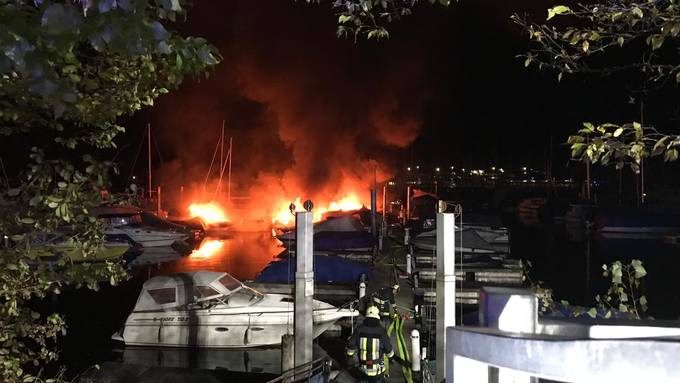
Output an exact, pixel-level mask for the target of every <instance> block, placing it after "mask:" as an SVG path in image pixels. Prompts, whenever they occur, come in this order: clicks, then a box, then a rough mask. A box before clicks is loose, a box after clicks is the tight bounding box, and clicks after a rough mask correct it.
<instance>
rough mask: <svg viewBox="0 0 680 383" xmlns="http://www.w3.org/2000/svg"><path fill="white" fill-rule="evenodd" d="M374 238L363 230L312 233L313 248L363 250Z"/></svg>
mask: <svg viewBox="0 0 680 383" xmlns="http://www.w3.org/2000/svg"><path fill="white" fill-rule="evenodd" d="M374 244H375V239H374V238H373V236H372V235H371V234H370V233H367V232H365V231H322V232H320V233H316V234H314V250H319V251H327V250H365V249H370V248H372V247H373V245H374Z"/></svg>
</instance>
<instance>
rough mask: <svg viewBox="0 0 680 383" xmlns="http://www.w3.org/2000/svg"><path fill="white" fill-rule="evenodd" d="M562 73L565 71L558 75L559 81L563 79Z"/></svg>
mask: <svg viewBox="0 0 680 383" xmlns="http://www.w3.org/2000/svg"><path fill="white" fill-rule="evenodd" d="M562 74H563V73H562V72H560V74H558V75H557V82H560V81H562Z"/></svg>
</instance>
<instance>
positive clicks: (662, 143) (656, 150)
mask: <svg viewBox="0 0 680 383" xmlns="http://www.w3.org/2000/svg"><path fill="white" fill-rule="evenodd" d="M669 138H670V137H669V136H664V137H661V138H660V139H659V140H658V141H656V143H655V144H654V147H653V148H652V156H658V155H659V154H661V153H663V151H664V149H665V148H666V141H668V139H669Z"/></svg>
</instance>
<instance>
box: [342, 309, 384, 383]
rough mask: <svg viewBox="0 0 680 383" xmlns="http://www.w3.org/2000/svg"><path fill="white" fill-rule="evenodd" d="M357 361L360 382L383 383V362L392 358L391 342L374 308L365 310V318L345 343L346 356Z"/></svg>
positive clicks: (378, 312) (377, 311) (378, 313)
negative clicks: (361, 375) (360, 375)
mask: <svg viewBox="0 0 680 383" xmlns="http://www.w3.org/2000/svg"><path fill="white" fill-rule="evenodd" d="M354 355H357V357H358V359H359V370H360V371H361V373H362V374H363V375H364V376H363V377H362V379H361V381H362V382H383V381H384V374H385V363H384V360H385V359H386V358H385V357H387V358H391V357H393V356H394V351H393V350H392V342H390V337H389V336H387V331H385V329H384V328H383V327H382V325H381V324H380V311H379V310H378V308H377V307H375V306H370V307H369V308H368V309H366V318H364V321H363V322H362V323H361V326H359V327H357V329H356V330H355V331H354V334H352V336H351V337H350V338H349V341H348V343H347V356H348V357H349V358H354Z"/></svg>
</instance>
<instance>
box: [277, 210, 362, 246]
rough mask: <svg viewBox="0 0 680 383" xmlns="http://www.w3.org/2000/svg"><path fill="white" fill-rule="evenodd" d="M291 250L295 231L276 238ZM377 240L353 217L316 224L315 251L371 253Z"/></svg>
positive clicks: (341, 217) (343, 217) (345, 216)
mask: <svg viewBox="0 0 680 383" xmlns="http://www.w3.org/2000/svg"><path fill="white" fill-rule="evenodd" d="M276 238H277V239H278V240H279V241H281V242H282V243H283V246H285V247H288V248H289V249H292V248H294V245H295V230H290V231H287V232H285V233H283V234H281V235H278V236H277V237H276ZM374 244H375V238H374V237H373V236H372V235H371V234H370V233H369V232H368V231H366V229H365V228H364V227H363V225H362V224H361V222H360V221H359V220H358V219H357V218H355V217H353V216H351V215H341V216H338V217H335V218H330V219H327V220H325V221H322V222H316V223H314V250H318V251H331V250H348V251H369V250H371V248H372V247H373V245H374Z"/></svg>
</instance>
